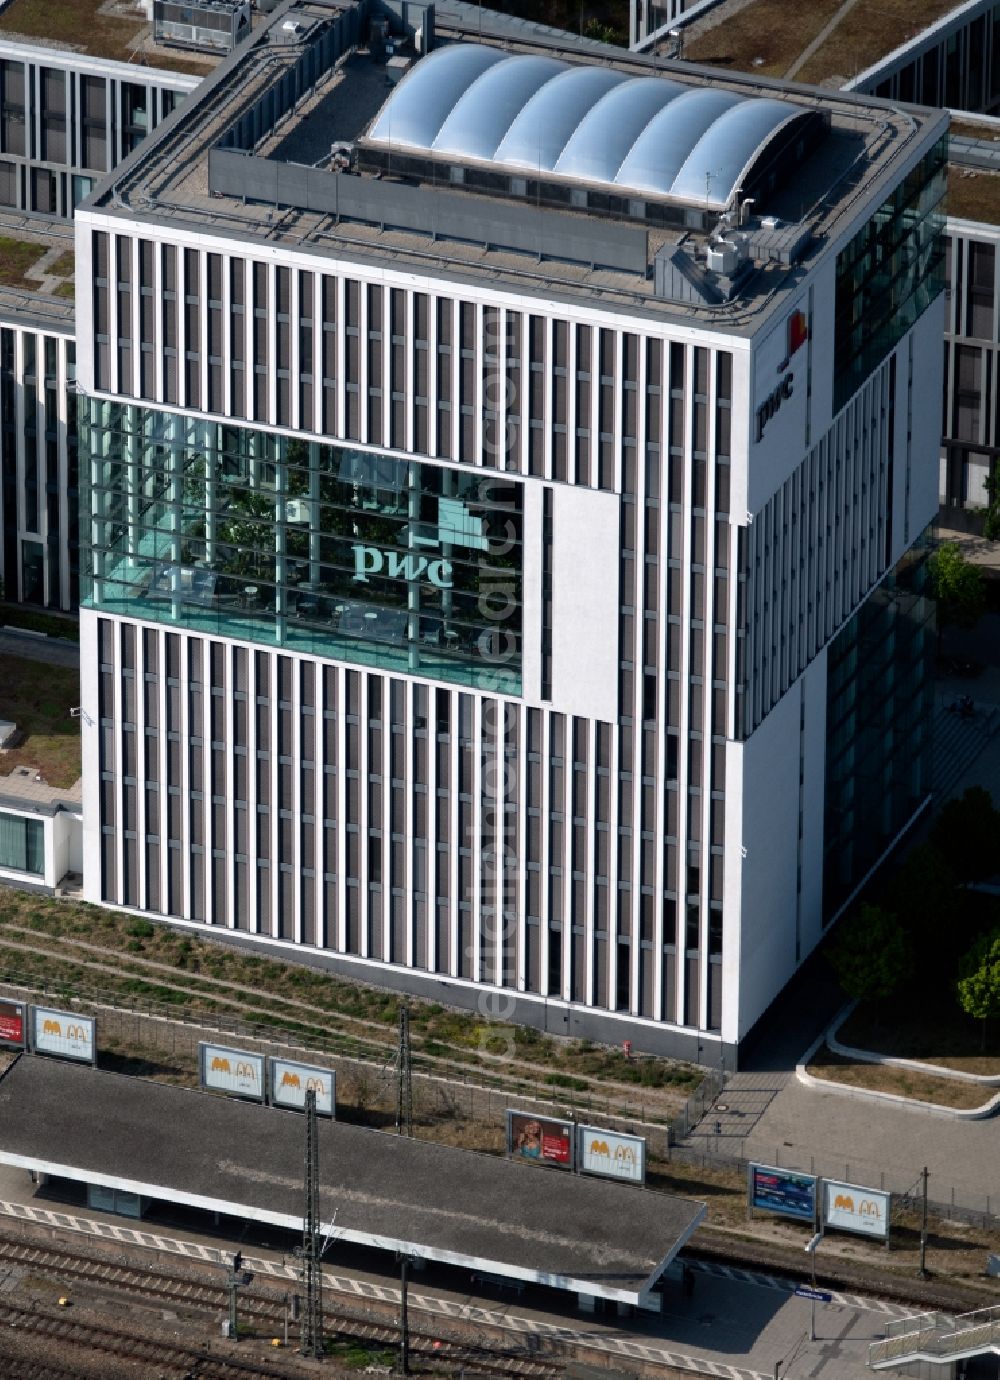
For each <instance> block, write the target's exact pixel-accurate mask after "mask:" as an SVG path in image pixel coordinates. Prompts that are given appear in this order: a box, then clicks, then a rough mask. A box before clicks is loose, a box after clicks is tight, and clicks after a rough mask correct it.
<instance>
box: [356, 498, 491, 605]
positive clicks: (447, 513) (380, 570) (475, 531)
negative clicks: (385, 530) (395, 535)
mask: <svg viewBox="0 0 1000 1380" xmlns="http://www.w3.org/2000/svg"><path fill="white" fill-rule="evenodd" d="M420 526H421V525H419V524H414V526H413V527H411V530H410V545H411V546H414V547H423V548H424V551H420V550H417V551H412V550H411V551H386V550H383V548H382V547H380V546H368V545H367V544H366V543H364V542H355V543H354V545H353V546H352V547H351V552H352V554H353V556H354V576H353V579H354V580H356V581H357V582H358V583H359V584H363V585H365V584H367V583H368V577H369V576H370V575H388V576H389V577H390V579H395V580H398V579H404V580H407V581H411V580H423V579H427V580H429V581H430V583H431V584H432V585H435V586H436V587H437V588H438V589H451V587H452V564H451V561H449V560H446V559H445V558H444V557H443V556H438V555H431V554H425V552H436V551H437V550H439V549H440V548H441V547H442V546H445V545H447V546H452V547H454V546H464V547H469V548H472V549H473V550H476V551H486V550H488V549H489V543H488V541H487V539H486V537H485V536H484V534H483V520H482V518H480V517H476V516H475V514H474V513H470V512H469V510H468V508H467V507H466V506H465V504H464V503H463V502H462V501H461V500H460V499H457V498H439V499H438V521H437V535H436V536H431V535H428V534H425V533H424V532H422V531H421V530H420Z"/></svg>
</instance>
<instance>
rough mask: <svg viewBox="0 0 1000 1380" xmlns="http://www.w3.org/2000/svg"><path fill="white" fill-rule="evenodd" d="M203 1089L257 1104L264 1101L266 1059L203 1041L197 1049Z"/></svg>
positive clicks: (248, 1052) (244, 1051)
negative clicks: (245, 1098) (244, 1098)
mask: <svg viewBox="0 0 1000 1380" xmlns="http://www.w3.org/2000/svg"><path fill="white" fill-rule="evenodd" d="M198 1063H199V1067H200V1069H201V1086H202V1087H203V1088H212V1089H214V1090H215V1091H216V1092H225V1093H232V1094H233V1095H234V1096H236V1097H247V1098H250V1099H251V1100H252V1101H254V1102H263V1101H264V1056H263V1055H262V1054H253V1053H251V1052H250V1051H249V1050H245V1049H227V1048H225V1047H224V1046H222V1045H211V1044H207V1043H205V1042H204V1041H203V1042H202V1043H201V1044H200V1045H199V1046H198Z"/></svg>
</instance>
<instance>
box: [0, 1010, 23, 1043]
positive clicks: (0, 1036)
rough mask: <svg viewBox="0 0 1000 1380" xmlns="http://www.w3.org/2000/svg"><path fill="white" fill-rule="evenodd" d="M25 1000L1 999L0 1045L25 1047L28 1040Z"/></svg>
mask: <svg viewBox="0 0 1000 1380" xmlns="http://www.w3.org/2000/svg"><path fill="white" fill-rule="evenodd" d="M25 1015H26V1011H25V1005H24V1002H20V1001H8V1000H7V999H6V998H4V999H3V1000H2V1001H0V1045H3V1046H4V1047H5V1048H7V1049H23V1048H24V1046H25V1043H26V1041H27V1033H28V1022H27V1020H26V1019H25Z"/></svg>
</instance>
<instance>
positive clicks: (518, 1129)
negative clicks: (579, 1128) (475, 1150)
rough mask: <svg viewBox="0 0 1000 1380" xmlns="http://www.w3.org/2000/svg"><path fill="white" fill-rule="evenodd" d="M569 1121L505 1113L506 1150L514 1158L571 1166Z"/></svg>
mask: <svg viewBox="0 0 1000 1380" xmlns="http://www.w3.org/2000/svg"><path fill="white" fill-rule="evenodd" d="M574 1129H575V1128H574V1126H573V1123H572V1122H571V1121H553V1120H551V1119H550V1118H549V1117H544V1116H535V1115H534V1113H533V1112H512V1111H508V1112H507V1153H508V1155H511V1156H512V1157H513V1158H514V1159H515V1160H532V1161H534V1162H535V1163H536V1164H554V1165H557V1166H558V1167H559V1168H560V1169H572V1168H573V1132H574Z"/></svg>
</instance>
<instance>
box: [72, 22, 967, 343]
mask: <svg viewBox="0 0 1000 1380" xmlns="http://www.w3.org/2000/svg"><path fill="white" fill-rule="evenodd" d="M366 14H367V11H366V8H365V6H364V4H363V3H360V2H359V3H351V0H297V3H293V4H292V5H291V6H290V7H288V8H287V9H285V8H282V9H281V10H280V11H279V12H277V14H276V15H275V16H272V17H271V19H270V20H269V21H268V22H267V23H265V24H262V25H261V27H260V28H259V29H257V30H255V32H254V34H253V35H252V37H251V38H250V39H249V40H247V41H246V42H245V43H244V44H242V45H241V47H240V48H239V49H238V50H237V51H236V53H234V54H232V55H230V57H229V58H228V59H227V61H226V62H224V63H223V64H222V65H221V66H220V68H219V69H218V70H217V71H216V72H215V73H214V74H213V75H212V76H211V77H210V78H208V80H207V81H206V82H204V83H203V84H202V86H201V87H200V88H199V90H198V91H197V92H196V93H195V94H194V95H193V96H192V97H190V98H189V100H188V101H186V102H185V104H184V106H183V108H182V109H181V111H179V112H178V113H176V114H175V115H174V116H173V117H172V118H171V119H170V120H169V121H167V122H166V123H165V124H164V125H162V126H160V128H159V129H158V130H156V131H154V132H153V133H152V134H151V136H150V137H149V139H148V140H146V141H144V143H143V145H142V146H141V147H140V148H139V149H138V150H137V151H136V152H135V153H134V154H133V155H131V157H130V158H129V159H128V160H127V161H126V162H125V163H124V164H123V165H122V166H121V167H120V168H119V169H118V170H117V173H116V178H115V182H114V194H113V195H112V193H111V191H110V189H109V187H108V186H106V185H105V186H103V187H102V188H100V189H98V190H97V191H96V192H95V193H94V195H93V196H92V197H91V198H90V199H88V201H86V202H85V203H84V205H83V207H82V208H81V210H82V214H83V215H84V216H86V215H87V213H89V212H93V213H101V214H103V215H106V216H110V217H116V216H122V217H126V218H127V219H128V220H129V222H130V224H131V225H136V224H138V225H141V224H142V223H143V222H149V223H150V224H155V225H157V226H159V227H165V226H169V227H171V229H176V230H177V231H178V232H179V233H181V234H183V233H191V232H193V231H196V232H197V233H199V234H201V235H204V234H205V233H206V232H207V233H212V232H213V231H214V232H215V233H217V234H218V235H219V236H220V237H221V238H225V239H229V240H236V241H240V240H243V241H249V242H251V243H253V242H257V243H261V242H265V243H267V244H269V245H274V244H276V243H277V244H284V245H286V246H287V247H289V248H292V249H295V250H297V251H301V252H303V253H305V254H317V255H319V256H321V257H323V258H330V257H337V258H348V259H353V260H355V261H357V262H360V263H370V264H373V265H377V266H380V267H386V266H391V267H396V268H400V269H402V270H404V271H407V270H408V271H417V272H420V273H422V274H428V275H431V276H435V275H437V276H442V277H446V278H447V279H448V280H449V281H451V282H463V281H469V282H473V283H475V282H482V281H483V280H484V279H485V280H486V281H488V282H490V283H498V282H499V283H505V284H507V285H508V286H509V287H510V289H511V290H513V291H518V292H522V293H525V294H528V295H544V296H546V297H549V298H551V296H552V295H553V294H557V295H559V296H561V297H563V298H564V299H569V300H572V301H576V300H584V301H586V302H587V303H588V304H597V305H603V306H606V307H607V308H609V309H612V310H627V311H629V312H634V313H636V314H640V315H648V316H651V317H653V318H655V319H658V320H664V319H667V320H670V319H676V320H678V321H684V322H688V323H690V321H691V319H692V317H695V318H698V317H700V318H702V319H703V320H705V321H706V322H707V324H709V325H710V326H711V328H713V329H719V330H729V331H732V332H734V333H738V334H740V335H747V334H752V333H753V332H754V331H755V330H756V329H757V328H758V326H759V325H761V324H762V323H763V321H764V320H766V319H767V318H768V317H770V316H771V315H772V314H773V313H776V312H780V311H781V310H783V309H784V300H783V299H784V296H785V293H786V292H787V291H789V290H791V288H792V286H793V283H794V277H795V267H794V266H792V267H791V269H790V268H789V266H788V264H787V261H786V262H785V263H784V264H779V263H778V262H777V260H775V259H772V260H771V261H770V262H768V261H763V262H760V263H757V262H755V264H754V268H753V271H752V272H750V273H749V274H748V275H747V276H746V278H745V279H744V280H743V281H742V282H741V284H740V286H739V288H738V289H737V290H736V292H735V293H734V294H733V295H732V297H731V300H727V301H724V302H723V304H722V305H717V304H714V303H706V304H705V305H702V303H700V302H694V303H691V302H687V301H685V303H684V305H683V306H681V305H678V304H677V303H675V302H672V301H670V300H669V299H668V298H666V297H665V296H663V295H662V291H661V295H659V296H657V291H656V279H655V275H654V273H653V262H654V259H655V257H656V255H657V253H658V252H659V251H660V250H661V249H664V248H667V249H669V250H670V252H673V247H674V246H676V245H678V244H685V245H686V251H685V252H687V253H689V254H692V253H693V252H694V251H695V250H696V249H697V248H698V247H699V245H703V244H704V241H705V238H706V233H705V228H706V223H705V222H704V221H703V220H701V219H698V216H701V215H702V214H703V213H701V212H699V213H698V216H696V217H695V219H694V220H691V221H688V220H687V219H685V221H684V227H683V228H682V229H680V230H679V229H677V228H676V227H675V226H674V225H673V224H670V225H665V226H664V227H663V228H660V227H658V226H656V225H653V224H649V225H647V224H641V225H637V224H636V223H635V222H634V221H629V220H628V215H629V214H631V213H630V212H628V213H626V219H625V222H624V223H623V221H622V219H620V218H616V216H615V215H613V214H611V213H606V212H604V211H601V210H598V209H596V205H595V203H593V202H591V204H590V206H589V207H588V209H587V210H586V211H580V210H574V209H572V207H573V206H574V205H575V204H576V203H570V205H568V206H567V209H566V210H565V211H562V210H559V211H555V210H551V209H549V208H546V207H543V208H541V209H536V207H535V206H534V204H533V203H532V201H531V197H530V196H527V197H526V199H520V200H519V199H518V198H517V197H516V196H515V195H514V194H513V191H512V189H507V190H501V191H499V192H498V193H497V194H496V195H493V196H487V195H485V194H484V193H483V192H481V191H479V192H476V191H470V190H468V189H466V190H463V189H462V188H461V187H460V186H456V185H455V182H454V180H449V183H448V184H446V185H441V183H440V182H437V183H435V182H433V181H432V180H431V179H429V178H428V177H424V176H420V175H418V174H417V173H415V172H413V171H412V170H411V171H404V173H403V174H402V175H401V176H396V175H395V174H394V173H393V170H392V169H391V168H390V169H389V170H388V172H389V175H388V176H386V175H384V170H383V169H381V168H380V169H379V170H378V171H376V172H373V171H372V170H371V169H368V168H366V167H364V166H363V164H362V165H361V167H360V170H361V172H362V174H363V175H362V176H350V177H349V176H346V175H344V176H339V175H337V174H336V165H335V163H334V161H333V160H334V146H337V145H338V144H339V142H340V141H346V142H348V143H350V144H353V143H354V141H356V140H358V139H359V138H360V136H362V134H363V133H364V130H365V127H366V126H367V124H368V122H369V121H370V120H371V119H373V118H374V116H375V115H376V114H377V111H378V109H379V108H380V107H381V106H382V104H383V103H384V101H385V98H386V96H387V95H388V83H387V78H386V76H385V71H386V69H385V67H384V65H381V64H379V63H377V62H373V61H372V60H371V56H370V55H369V54H367V53H366V52H365V50H364V48H363V44H364V42H366V41H367V33H368V24H367V19H366ZM290 22H295V23H297V24H298V28H297V29H293V30H292V38H290V37H289V30H288V29H286V28H285V25H287V24H289V23H290ZM333 25H340V26H341V30H340V32H341V34H342V35H343V36H344V38H343V41H344V43H345V44H346V46H340V47H337V45H336V44H335V43H333V42H331V41H328V40H329V35H330V31H331V27H330V26H333ZM433 32H434V43H435V49H436V48H437V47H438V46H439V45H441V44H468V45H472V44H476V45H486V46H492V47H495V48H497V49H500V50H502V52H503V54H504V55H505V56H510V57H514V56H518V55H523V54H531V55H535V56H537V57H546V58H550V59H551V58H556V59H559V60H564V59H565V60H566V61H567V62H569V63H574V62H575V63H579V62H580V61H581V59H585V60H587V61H588V62H589V64H590V65H591V66H593V67H597V68H598V69H599V70H605V71H608V72H613V73H620V74H623V75H624V76H626V77H642V76H645V77H650V76H655V77H658V78H659V79H661V80H663V79H665V78H667V77H669V79H670V80H671V81H673V82H676V83H679V84H681V85H682V86H684V87H686V88H689V89H691V90H694V91H698V90H700V91H709V90H710V91H712V92H719V93H727V94H728V95H731V96H735V97H738V98H740V99H745V98H748V97H754V96H763V97H767V98H772V99H773V100H774V101H776V102H777V101H780V102H782V103H787V104H788V106H789V110H790V112H791V111H793V110H798V109H803V108H804V109H806V110H809V111H811V112H813V113H814V114H815V115H816V116H818V117H822V120H821V122H820V123H821V124H823V125H825V134H820V135H819V136H818V138H819V142H818V143H817V144H816V145H815V147H814V148H813V149H812V151H811V152H810V153H809V154H808V155H807V156H806V157H805V159H804V161H803V162H802V163H801V164H800V165H799V166H798V167H797V168H796V171H795V175H794V176H793V177H791V178H789V179H788V181H787V182H786V183H785V184H784V185H783V186H779V187H778V188H777V190H776V192H775V193H774V195H773V196H771V195H769V196H768V200H767V205H766V208H765V209H766V210H767V211H768V212H769V213H772V214H774V215H776V216H777V217H779V218H780V220H781V221H782V222H783V223H784V224H786V225H792V226H797V225H799V224H802V225H803V226H806V227H807V228H808V233H807V234H803V235H802V236H800V237H799V243H800V244H801V245H803V246H805V245H807V244H808V245H809V247H808V248H806V249H804V258H803V260H802V261H803V262H809V261H815V259H816V258H817V257H818V256H819V255H822V254H823V253H825V252H827V246H829V245H830V244H831V243H832V241H833V240H834V239H835V238H836V236H837V233H838V231H840V229H841V227H849V226H851V225H853V223H854V221H855V220H856V219H857V217H858V214H859V209H860V208H861V207H863V206H864V205H865V204H867V203H876V199H877V198H879V197H881V196H882V195H884V193H885V192H886V191H887V190H888V188H889V187H891V186H892V185H893V184H894V182H895V180H896V177H897V173H896V169H897V168H898V166H899V164H900V162H901V161H902V160H903V159H905V158H907V157H908V156H909V154H910V151H911V150H912V149H913V147H914V144H917V143H919V144H920V145H923V144H924V143H926V142H927V138H928V134H929V133H930V132H931V130H932V129H935V130H936V128H937V126H939V125H943V123H944V121H945V118H946V117H945V116H943V115H941V114H939V113H937V112H914V111H912V110H907V111H905V112H904V111H902V110H898V111H897V110H896V109H895V108H894V107H893V106H891V105H890V104H889V103H887V102H878V101H875V100H873V99H872V98H870V97H858V96H855V95H853V94H851V93H843V92H834V93H827V92H817V91H810V90H806V89H803V88H801V87H790V86H789V87H784V86H781V85H780V84H776V83H774V82H763V81H761V80H760V79H759V78H758V77H757V76H756V75H755V74H751V75H745V74H740V73H735V72H729V71H727V72H726V73H724V74H723V73H720V72H717V71H708V70H703V69H696V68H693V67H690V66H688V65H686V64H677V63H666V62H664V61H662V60H660V59H657V58H655V57H646V56H641V55H636V54H630V53H628V52H627V51H625V50H623V49H620V48H613V47H610V46H609V45H606V44H600V43H592V42H588V41H587V40H581V39H578V38H577V37H575V36H574V35H572V34H565V33H561V32H559V31H556V30H547V29H545V28H543V27H542V26H532V25H527V24H524V23H522V22H521V21H516V20H512V19H510V18H508V17H507V16H504V15H501V14H497V13H494V12H491V11H488V10H484V11H479V10H477V9H476V8H475V7H473V6H470V5H466V4H464V3H461V0H444V3H442V4H440V5H437V6H436V7H435V12H434V25H433ZM352 34H353V37H350V35H352ZM337 42H338V43H340V42H341V40H340V39H338V40H337ZM310 44H314V45H315V46H316V51H317V55H318V54H319V52H320V51H322V52H323V53H324V54H325V56H324V57H323V58H322V60H321V61H320V62H318V63H317V64H316V65H315V66H312V67H311V68H310V71H311V72H315V71H318V81H317V84H316V85H315V86H314V87H312V88H311V89H310V90H307V91H305V92H303V93H301V94H300V95H299V99H298V101H297V103H296V106H295V109H294V111H291V112H289V113H288V115H287V117H286V118H284V119H283V120H281V122H280V124H278V125H277V127H276V128H275V127H274V123H275V119H276V116H277V110H276V106H278V107H281V104H282V99H283V98H282V97H281V95H280V94H279V93H280V92H281V91H283V90H286V89H291V86H290V82H291V81H293V80H294V79H293V78H292V76H291V74H292V71H293V69H295V68H296V66H297V64H299V62H300V60H303V62H304V59H303V58H302V55H303V53H304V51H305V50H306V48H307V46H308V45H310ZM334 50H336V53H337V54H339V56H336V57H335V56H334ZM432 51H434V50H432ZM423 60H424V59H422V58H420V57H415V62H416V64H417V66H418V67H419V63H420V62H421V61H423ZM432 60H433V59H432ZM283 84H284V85H283ZM275 98H276V100H275ZM764 104H765V102H761V105H764ZM282 108H283V107H282ZM243 122H245V123H243ZM313 145H316V146H318V147H319V153H318V154H317V153H313V154H312V157H310V156H309V153H310V151H311V147H312V146H313ZM360 147H361V149H362V151H364V145H363V144H362V145H361V146H360ZM324 160H325V161H324ZM223 173H224V175H223ZM320 181H322V182H323V186H322V187H319V185H318V184H319V182H320ZM505 185H506V184H505ZM314 193H315V195H314ZM366 201H367V205H366V207H365V209H363V210H357V209H356V208H357V207H358V205H359V204H360V203H364V202H366ZM348 203H349V206H350V209H348V210H346V211H345V204H348ZM389 203H391V205H389ZM438 207H440V212H439V211H438V209H437V208H438ZM400 208H402V209H400ZM383 211H384V214H383V213H382V212H383ZM546 217H549V220H548V221H546V219H545V218H546ZM459 219H461V220H462V222H463V228H462V229H460V230H454V229H452V228H451V227H453V226H454V225H455V224H456V223H457V221H458V220H459ZM418 222H422V223H418ZM713 223H714V222H713ZM518 226H520V230H521V233H520V236H518V234H517V227H518ZM547 226H548V227H549V229H548V230H547V229H546V227H547ZM576 227H578V229H579V235H580V240H581V242H582V243H581V245H580V246H579V247H574V246H573V244H572V236H573V234H574V233H575V228H576ZM536 230H537V235H536ZM546 234H547V235H548V243H550V244H553V245H555V246H556V252H554V253H551V254H550V253H548V252H547V251H545V250H542V252H541V253H539V250H538V246H539V245H540V244H541V242H542V239H543V238H544V237H545V236H546ZM502 236H508V238H503V237H502ZM636 236H641V242H639V241H635V239H634V237H636ZM602 237H603V238H604V240H605V241H608V240H611V241H613V242H614V244H615V245H616V246H618V251H617V253H615V252H612V254H611V256H610V257H608V258H602V257H600V251H599V250H598V251H596V252H595V253H594V254H593V255H591V256H589V257H588V253H587V247H588V245H589V246H592V245H593V244H594V242H595V241H599V240H600V239H601V238H602ZM629 237H633V240H632V241H631V243H632V245H633V247H632V249H630V251H629V253H628V254H626V253H624V252H623V251H622V249H621V247H622V246H623V245H624V244H625V243H626V242H629ZM699 237H700V238H699ZM540 258H541V259H543V260H544V265H543V266H542V267H540V265H539V261H540ZM727 312H728V314H729V316H728V317H727ZM758 314H759V315H758ZM730 318H735V319H730Z"/></svg>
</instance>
